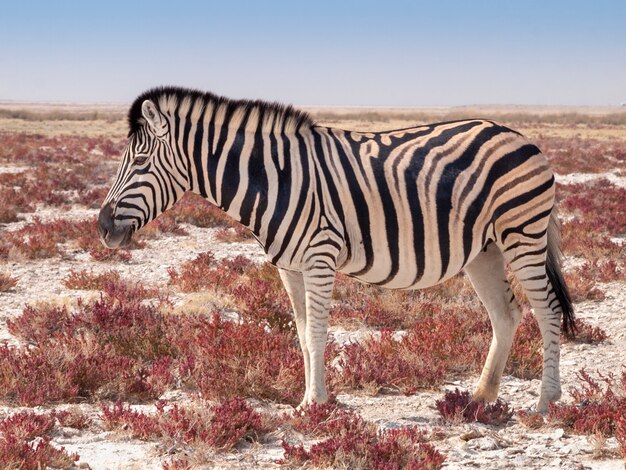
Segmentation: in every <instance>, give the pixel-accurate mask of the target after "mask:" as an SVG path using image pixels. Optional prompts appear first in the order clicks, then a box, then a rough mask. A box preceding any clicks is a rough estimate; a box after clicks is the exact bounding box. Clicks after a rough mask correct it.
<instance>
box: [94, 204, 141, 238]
mask: <svg viewBox="0 0 626 470" xmlns="http://www.w3.org/2000/svg"><path fill="white" fill-rule="evenodd" d="M98 234H99V235H100V241H101V242H102V244H103V245H104V246H106V247H107V248H112V249H113V248H124V247H126V246H128V245H129V244H130V240H131V238H132V235H133V230H132V226H130V225H126V226H121V225H120V224H116V223H115V219H114V207H113V203H109V204H107V205H106V206H104V207H103V208H102V209H100V214H98Z"/></svg>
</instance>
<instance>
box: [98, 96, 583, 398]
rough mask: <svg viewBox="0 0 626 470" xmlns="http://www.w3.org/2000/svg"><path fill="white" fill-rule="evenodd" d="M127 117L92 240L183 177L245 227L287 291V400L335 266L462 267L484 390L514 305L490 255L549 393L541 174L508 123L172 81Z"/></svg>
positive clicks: (399, 278) (318, 350)
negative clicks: (364, 125) (295, 102)
mask: <svg viewBox="0 0 626 470" xmlns="http://www.w3.org/2000/svg"><path fill="white" fill-rule="evenodd" d="M129 124H130V133H129V144H128V147H127V149H126V152H125V154H124V157H123V159H122V163H121V165H120V170H119V173H118V176H117V179H116V181H115V183H114V185H113V187H112V188H111V191H110V193H109V195H108V196H107V198H106V200H105V202H104V204H103V211H104V212H103V213H102V214H101V223H100V225H101V236H102V237H103V241H104V242H105V243H107V245H108V246H116V243H117V241H119V240H120V239H121V238H120V237H122V235H119V234H122V233H125V234H129V233H132V232H133V231H135V230H138V229H139V228H140V227H142V226H143V225H144V224H145V223H147V222H148V221H149V220H151V219H153V218H155V217H157V216H158V214H160V213H161V212H163V211H165V210H167V209H168V208H169V207H171V206H172V205H173V204H174V203H175V202H176V200H178V199H179V198H180V197H181V196H182V194H183V193H184V192H185V191H188V190H190V191H194V192H196V193H198V194H200V195H202V196H204V197H205V198H207V199H208V200H209V201H210V202H212V203H213V204H215V205H217V206H218V207H220V208H221V209H223V210H224V211H225V212H227V213H228V214H229V215H230V216H232V217H233V218H234V219H235V220H238V221H239V222H241V223H242V224H244V225H245V226H247V227H248V228H249V229H250V230H251V231H252V232H253V233H254V235H255V236H256V237H257V239H258V240H259V242H260V243H261V245H262V246H263V248H264V249H265V251H266V253H267V255H268V257H269V259H270V260H271V261H272V263H274V264H275V265H276V266H278V268H279V269H280V270H281V277H282V279H283V281H284V283H285V286H286V288H287V291H288V292H289V295H290V297H291V299H292V302H293V305H294V312H295V315H296V320H297V321H296V323H297V325H298V333H299V336H300V342H301V345H302V349H303V353H304V356H305V365H306V383H307V392H306V395H305V397H304V401H303V403H308V402H311V401H324V400H325V399H326V389H325V386H324V379H323V377H324V371H323V351H324V347H325V342H326V334H327V320H328V308H329V304H330V299H331V294H332V287H333V282H334V277H335V273H336V272H337V271H338V272H342V273H345V274H347V275H349V276H352V277H355V278H357V279H360V280H362V281H364V282H367V283H371V284H376V285H379V286H382V287H388V288H423V287H428V286H432V285H435V284H437V283H439V282H442V281H444V280H446V279H448V278H450V277H452V276H454V275H455V274H457V273H458V272H460V271H461V270H463V269H465V270H466V272H467V273H468V275H469V276H470V279H471V281H472V283H473V284H474V286H475V287H476V290H477V292H478V294H479V296H480V297H481V299H482V300H483V303H484V304H485V306H486V307H487V310H488V311H489V314H490V318H491V321H492V324H493V325H494V341H493V343H492V346H491V350H490V353H489V356H488V359H487V362H486V364H485V368H484V370H483V374H482V375H481V379H480V382H479V385H478V389H477V391H476V394H475V395H476V397H477V398H484V399H492V398H495V396H496V395H497V391H498V385H499V380H500V376H501V374H502V369H503V368H504V364H505V362H506V358H507V356H508V353H509V350H510V345H511V342H512V338H513V334H514V332H515V329H516V327H517V325H518V323H519V320H520V313H519V308H518V305H517V303H516V302H515V299H514V297H513V296H512V293H511V290H510V287H509V285H508V282H506V277H505V276H504V261H507V262H508V263H509V264H510V265H511V267H512V269H513V271H514V272H515V274H516V276H517V277H518V279H519V280H520V281H521V283H522V285H523V287H524V290H525V291H526V293H527V294H528V297H529V299H530V301H531V304H532V306H533V308H534V310H535V314H536V316H537V318H538V320H539V324H540V327H541V330H542V333H543V337H544V347H545V355H544V356H545V363H544V377H543V385H542V394H541V398H540V403H539V407H540V408H541V409H545V408H546V407H547V403H548V401H553V400H555V399H557V398H558V396H559V395H560V384H559V378H558V358H559V350H558V340H559V325H560V321H561V317H562V316H563V315H564V320H565V325H566V326H567V327H570V326H571V325H572V321H573V313H572V309H571V303H570V301H569V296H568V294H567V289H566V287H565V284H564V283H563V279H562V276H561V274H560V268H559V261H558V240H557V238H558V237H557V234H558V230H557V229H556V225H555V224H556V219H555V216H554V208H553V206H554V176H553V174H552V171H551V169H550V167H549V165H548V162H547V160H546V158H545V157H544V156H543V154H542V153H541V152H540V151H539V149H538V148H537V147H536V146H534V145H533V144H531V143H530V142H529V141H528V140H527V139H526V138H524V137H523V136H522V135H520V134H519V133H517V132H515V131H512V130H510V129H508V128H506V127H504V126H501V125H499V124H496V123H494V122H492V121H487V120H481V119H472V120H462V121H454V122H445V123H437V124H430V125H423V126H417V127H413V128H407V129H401V130H394V131H387V132H351V131H346V130H341V129H336V128H329V127H322V126H318V125H316V124H315V123H314V122H313V120H312V119H311V118H310V116H308V115H307V114H306V113H303V112H300V111H297V110H294V109H293V108H290V107H284V106H281V105H277V104H269V103H265V102H260V101H233V100H229V99H226V98H223V97H217V96H215V95H212V94H208V93H201V92H197V91H192V90H184V89H179V88H159V89H154V90H150V91H148V92H146V93H144V94H143V95H141V96H140V97H138V98H137V100H136V101H135V103H134V104H133V105H132V107H131V109H130V112H129ZM144 157H147V160H145V161H143V160H144ZM122 238H124V237H122ZM126 238H129V236H127V237H126ZM126 238H125V239H126ZM503 281H504V282H503ZM503 286H504V287H503Z"/></svg>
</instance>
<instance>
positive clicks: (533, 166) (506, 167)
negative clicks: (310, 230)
mask: <svg viewBox="0 0 626 470" xmlns="http://www.w3.org/2000/svg"><path fill="white" fill-rule="evenodd" d="M317 132H318V133H319V134H320V136H321V138H322V139H324V140H327V141H328V143H329V145H328V148H329V149H331V150H330V151H327V152H325V158H327V159H331V160H333V161H331V162H328V165H327V166H328V168H329V173H330V175H331V178H332V181H326V187H327V188H328V191H329V192H331V193H336V195H335V196H334V197H329V198H328V199H329V200H334V201H337V200H338V201H340V205H341V207H340V208H338V212H339V213H340V214H339V215H338V216H337V219H339V220H341V221H342V222H341V223H342V224H343V230H344V237H345V242H346V246H345V247H344V249H343V250H342V253H341V254H340V260H339V270H340V272H343V273H346V274H348V275H351V276H354V277H356V278H358V279H360V280H362V281H364V282H368V283H373V284H378V285H382V286H385V287H390V288H422V287H428V286H432V285H434V284H437V283H438V282H441V281H443V280H445V279H448V278H449V277H451V276H453V275H455V274H457V273H458V272H459V271H460V270H461V269H463V267H464V266H466V265H467V264H468V263H469V262H470V261H471V260H472V259H473V258H474V257H475V256H476V255H477V254H478V253H479V252H480V250H481V249H482V248H483V247H484V246H485V244H486V243H487V242H488V241H489V240H499V241H502V242H506V240H504V239H503V235H505V234H506V233H507V232H506V231H507V230H512V231H514V230H516V227H519V229H520V230H523V229H524V227H526V225H527V224H525V221H531V219H532V218H533V217H535V216H536V215H537V214H538V213H543V212H545V211H548V213H549V211H550V210H551V208H552V205H553V200H554V188H553V174H552V172H551V170H550V168H549V167H548V165H547V161H546V159H545V157H544V156H543V155H542V154H541V152H540V151H539V149H538V148H537V147H535V146H534V145H532V144H530V143H529V142H528V140H527V139H526V138H524V137H523V136H521V135H520V134H519V133H517V132H514V131H512V130H510V129H508V128H506V127H503V126H501V125H498V124H495V123H493V122H491V121H483V120H468V121H456V122H450V123H440V124H433V125H427V126H421V127H416V128H411V129H403V130H399V131H390V132H380V133H358V132H349V131H342V130H336V129H330V128H317ZM336 205H337V203H336V202H335V206H336ZM504 238H506V237H504Z"/></svg>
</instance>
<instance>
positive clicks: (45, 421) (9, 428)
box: [0, 411, 56, 441]
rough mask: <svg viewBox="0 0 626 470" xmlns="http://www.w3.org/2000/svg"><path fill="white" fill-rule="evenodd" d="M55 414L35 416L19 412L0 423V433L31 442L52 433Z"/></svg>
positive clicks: (31, 413)
mask: <svg viewBox="0 0 626 470" xmlns="http://www.w3.org/2000/svg"><path fill="white" fill-rule="evenodd" d="M55 419H56V416H55V413H54V412H53V413H50V414H36V413H33V412H32V411H20V412H19V413H15V414H13V415H11V416H9V417H8V418H4V419H3V420H2V421H0V433H2V434H3V435H4V436H6V435H8V434H12V435H13V436H15V437H16V438H17V439H19V440H21V441H31V440H33V439H34V438H36V437H41V436H45V435H47V434H49V433H50V431H52V428H53V427H54V423H55Z"/></svg>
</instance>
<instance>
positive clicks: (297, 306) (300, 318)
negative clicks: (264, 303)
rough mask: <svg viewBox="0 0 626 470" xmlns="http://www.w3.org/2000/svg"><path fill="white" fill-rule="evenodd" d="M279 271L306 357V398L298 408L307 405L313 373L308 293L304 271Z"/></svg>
mask: <svg viewBox="0 0 626 470" xmlns="http://www.w3.org/2000/svg"><path fill="white" fill-rule="evenodd" d="M278 272H279V274H280V278H281V280H282V281H283V284H284V286H285V290H286V291H287V294H288V295H289V299H290V300H291V305H292V307H293V313H294V317H295V320H296V329H297V331H298V339H299V341H300V349H302V356H303V358H304V383H305V391H304V399H303V400H302V402H301V403H300V405H298V409H301V408H302V407H303V406H304V405H306V401H307V397H308V395H309V388H310V375H311V372H310V371H311V365H310V358H309V349H308V347H307V344H306V294H305V289H304V278H303V276H302V273H299V272H296V271H287V270H285V269H279V270H278Z"/></svg>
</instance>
